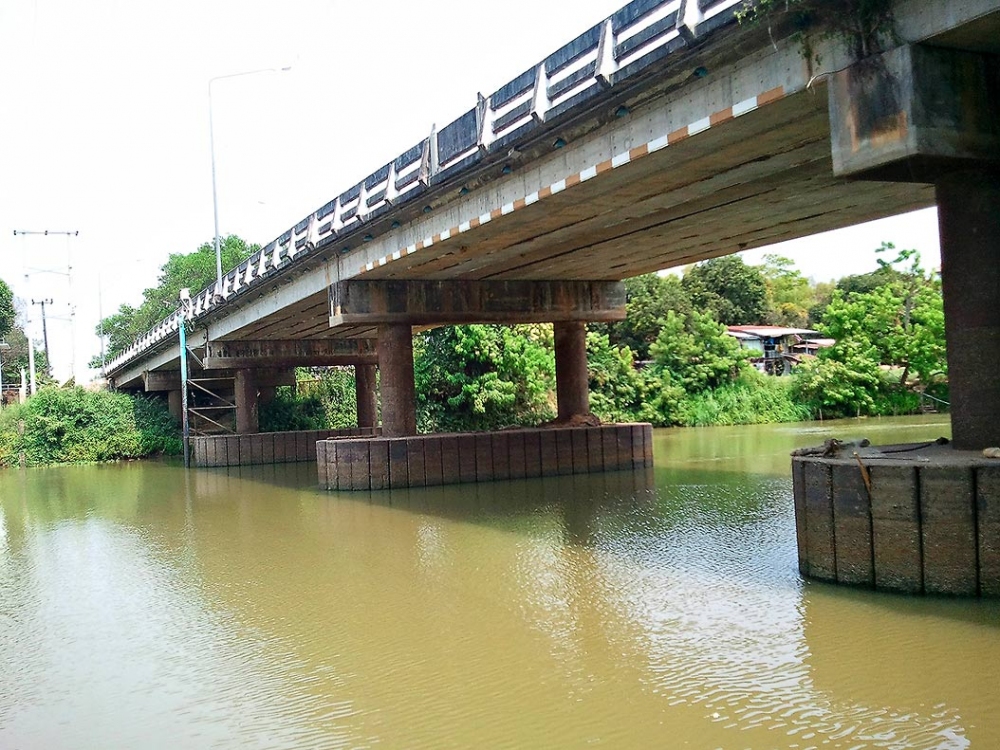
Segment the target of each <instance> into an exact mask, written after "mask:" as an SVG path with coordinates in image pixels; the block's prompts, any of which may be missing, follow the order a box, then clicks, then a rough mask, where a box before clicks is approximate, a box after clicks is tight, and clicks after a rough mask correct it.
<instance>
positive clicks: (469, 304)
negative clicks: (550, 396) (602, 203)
mask: <svg viewBox="0 0 1000 750" xmlns="http://www.w3.org/2000/svg"><path fill="white" fill-rule="evenodd" d="M330 306H331V310H330V325H331V326H340V325H356V324H372V323H374V324H379V325H382V324H400V323H403V324H406V325H411V326H413V325H437V324H452V325H455V324H461V323H548V322H568V321H604V322H608V321H615V320H623V319H624V318H625V285H624V284H622V283H621V282H619V281H469V280H458V279H456V280H450V281H429V280H424V279H414V280H407V281H403V280H398V281H397V280H370V281H369V280H351V281H342V282H340V283H339V284H337V285H335V286H333V287H332V288H331V294H330Z"/></svg>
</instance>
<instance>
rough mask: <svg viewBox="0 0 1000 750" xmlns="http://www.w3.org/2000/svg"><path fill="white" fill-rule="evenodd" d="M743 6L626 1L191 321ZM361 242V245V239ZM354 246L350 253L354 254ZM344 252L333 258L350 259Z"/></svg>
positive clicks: (175, 320) (264, 260) (252, 265)
mask: <svg viewBox="0 0 1000 750" xmlns="http://www.w3.org/2000/svg"><path fill="white" fill-rule="evenodd" d="M742 5H743V0H633V2H631V3H629V4H628V5H626V6H625V7H623V8H621V9H620V10H618V11H616V12H615V13H614V14H612V15H611V16H610V17H609V18H607V19H605V20H604V21H602V22H600V23H598V24H596V25H595V26H592V27H591V28H590V29H588V30H587V31H585V32H584V33H583V34H581V35H580V36H578V37H577V38H576V39H574V40H573V41H571V42H570V43H569V44H566V45H564V46H563V47H561V48H560V49H558V50H556V51H555V52H553V53H552V54H551V55H549V56H548V57H547V58H545V59H544V60H543V61H542V62H540V63H539V64H537V65H535V66H533V67H532V68H529V69H528V70H526V71H524V72H523V73H521V74H520V75H519V76H517V77H516V78H514V79H513V80H511V81H509V82H508V83H506V84H504V85H503V86H501V87H500V88H499V89H497V90H496V91H494V92H493V93H492V94H491V95H490V96H488V97H484V96H482V95H479V99H478V102H477V104H476V106H475V107H473V108H472V109H470V110H469V111H468V112H466V113H465V114H463V115H462V116H460V117H459V118H458V119H456V120H455V121H454V122H451V123H450V124H448V125H446V126H444V127H443V128H441V130H432V131H431V133H430V135H429V136H428V137H427V138H425V139H424V140H423V141H421V142H420V143H418V144H416V145H415V146H413V147H412V148H410V149H408V150H407V151H405V152H403V153H402V154H400V155H399V156H397V157H396V158H395V159H393V160H392V161H390V162H389V163H388V164H386V165H384V166H383V167H381V168H379V169H377V170H376V171H375V172H373V173H372V174H370V175H368V176H367V177H365V178H364V179H363V180H361V181H360V182H359V183H357V184H356V185H354V186H353V187H351V188H349V189H348V190H345V191H344V192H343V193H341V194H340V195H338V196H337V197H336V198H334V199H333V200H331V201H329V202H327V203H326V204H324V205H323V206H321V207H320V208H319V209H317V210H316V211H314V212H313V213H311V214H309V215H308V216H306V217H305V218H304V219H302V220H301V221H299V222H298V223H296V224H295V225H294V226H293V227H291V228H290V229H288V230H287V231H285V232H284V233H282V234H281V236H279V237H278V238H276V239H275V240H273V241H272V242H270V243H268V244H267V245H266V246H265V247H263V248H262V249H261V250H260V251H259V252H258V253H256V254H254V255H253V256H252V257H251V258H250V259H249V260H247V261H245V262H244V263H241V264H240V265H239V266H238V267H236V268H234V269H232V270H231V271H229V272H228V273H227V274H225V275H224V276H223V281H222V289H219V288H218V284H217V283H213V284H212V285H211V286H209V287H207V288H205V289H203V290H201V291H200V292H199V293H198V294H197V295H195V296H193V297H192V300H191V305H190V306H189V308H188V310H187V312H186V313H185V318H186V319H187V320H194V319H196V318H198V317H201V316H202V315H204V314H206V313H208V312H209V311H212V310H214V309H216V308H217V307H219V306H221V305H224V304H225V303H226V302H227V301H228V300H230V299H232V298H233V297H235V296H239V295H241V294H244V293H246V292H247V290H249V289H251V288H253V287H256V286H257V285H259V284H261V283H263V282H265V281H266V280H267V279H268V278H269V277H271V276H273V275H274V274H276V273H278V272H280V271H283V270H285V268H287V267H288V265H289V264H291V263H295V262H297V261H300V260H301V259H302V258H304V257H305V256H308V255H310V253H312V252H313V251H314V250H315V249H316V247H317V246H319V245H320V243H323V244H326V243H328V242H330V241H332V240H334V239H337V238H341V237H343V238H344V239H345V240H346V239H348V238H349V237H351V236H352V235H355V234H357V233H358V231H359V230H361V229H362V228H363V227H365V226H366V225H367V224H369V223H370V222H371V221H373V220H374V219H376V218H381V217H382V216H384V215H385V214H386V213H388V212H389V211H391V210H392V209H393V208H395V207H398V206H400V205H402V204H404V203H409V202H410V201H413V200H415V199H416V198H417V197H418V196H420V195H421V194H422V193H424V192H425V191H426V190H427V189H428V188H430V187H432V186H434V185H435V184H438V183H440V182H441V181H443V180H446V179H449V178H450V177H452V176H454V175H455V174H458V173H461V172H463V171H465V170H469V169H471V168H473V167H474V166H475V165H476V164H477V163H478V162H479V161H481V160H482V159H483V158H484V157H485V156H487V155H489V154H491V153H497V152H501V151H504V150H510V149H511V148H516V146H517V145H518V144H519V143H522V142H523V141H524V140H526V139H527V138H528V137H529V136H530V135H531V132H532V131H533V130H534V129H535V128H537V127H539V126H540V125H541V124H543V123H545V122H547V121H551V120H553V119H555V118H557V117H560V116H561V115H564V114H566V113H568V112H571V111H582V110H583V109H585V106H586V104H587V102H588V101H589V100H591V99H592V98H593V97H595V96H597V95H599V94H601V93H602V92H605V91H607V90H608V89H612V88H614V87H615V86H616V85H618V84H619V83H621V82H622V81H624V80H626V79H628V78H630V77H632V76H635V75H636V74H638V73H639V72H641V71H642V70H644V69H645V68H647V67H649V66H650V65H652V64H654V63H657V62H660V61H661V60H663V59H665V58H668V57H669V56H670V55H671V54H672V53H674V52H676V51H678V50H681V49H683V48H685V47H688V46H690V45H692V44H693V43H694V42H696V41H701V40H703V39H704V38H705V37H706V36H707V35H709V34H710V33H711V32H713V31H715V30H717V29H719V28H720V27H722V26H726V25H728V24H730V23H732V22H734V21H735V11H736V9H737V8H739V7H740V6H742ZM369 239H370V238H369ZM358 246H360V245H358ZM353 249H354V247H352V246H351V245H350V244H345V245H344V246H343V247H342V248H341V249H340V250H339V252H341V253H348V252H350V251H351V250H353ZM179 322H180V314H179V313H178V312H175V313H172V314H171V315H169V316H168V317H167V318H166V319H164V320H163V321H161V322H160V323H158V324H157V325H155V326H154V327H153V328H152V329H150V330H149V331H148V332H147V333H145V334H144V335H143V336H141V337H139V339H137V340H136V342H135V343H134V344H133V345H132V346H131V347H129V348H128V349H127V350H125V352H123V353H122V354H121V355H119V356H118V357H116V358H115V359H113V360H112V361H111V362H110V363H108V365H107V368H106V371H107V372H109V373H113V372H114V371H115V370H117V369H119V368H121V367H122V366H123V365H125V364H126V363H128V362H129V361H130V360H132V359H134V358H135V357H137V356H138V355H140V354H141V353H143V352H144V351H147V350H149V349H152V348H155V347H156V346H157V345H158V344H161V343H163V342H166V341H167V340H170V339H172V338H173V336H174V335H175V334H176V333H177V329H178V326H179Z"/></svg>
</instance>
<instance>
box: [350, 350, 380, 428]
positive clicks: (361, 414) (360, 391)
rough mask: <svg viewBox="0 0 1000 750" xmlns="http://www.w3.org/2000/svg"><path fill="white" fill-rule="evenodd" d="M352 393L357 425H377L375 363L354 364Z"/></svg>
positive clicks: (368, 426)
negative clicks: (356, 412)
mask: <svg viewBox="0 0 1000 750" xmlns="http://www.w3.org/2000/svg"><path fill="white" fill-rule="evenodd" d="M354 393H355V396H356V399H357V404H358V427H362V428H366V429H370V430H374V429H375V428H376V427H377V426H378V392H377V390H376V370H375V365H355V366H354Z"/></svg>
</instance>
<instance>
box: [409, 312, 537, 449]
mask: <svg viewBox="0 0 1000 750" xmlns="http://www.w3.org/2000/svg"><path fill="white" fill-rule="evenodd" d="M414 378H415V381H416V389H417V424H418V427H419V428H420V430H421V431H422V432H440V431H462V430H495V429H499V428H501V427H506V426H509V425H520V424H538V423H540V422H542V421H544V420H546V419H550V418H552V416H553V409H552V404H551V393H552V390H553V386H554V383H555V363H554V360H553V356H552V329H551V328H550V327H548V326H525V325H520V326H502V325H460V326H446V327H441V328H435V329H433V330H430V331H426V332H424V333H423V334H421V335H420V336H419V337H418V338H417V340H416V341H415V346H414Z"/></svg>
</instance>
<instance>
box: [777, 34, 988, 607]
mask: <svg viewBox="0 0 1000 750" xmlns="http://www.w3.org/2000/svg"><path fill="white" fill-rule="evenodd" d="M996 67H997V62H996V59H995V58H994V57H992V56H991V55H988V54H981V53H977V52H969V51H963V50H956V49H946V48H937V47H920V46H916V45H915V46H904V47H900V48H897V49H895V50H892V51H891V52H887V53H885V54H883V55H881V56H879V57H878V58H876V59H875V60H867V61H863V62H861V63H858V64H856V65H855V66H852V67H851V68H848V69H847V70H845V71H842V72H841V73H838V74H836V75H835V76H834V79H833V80H832V81H831V85H830V121H831V126H832V138H833V163H834V171H835V173H836V174H838V175H841V176H844V177H849V178H852V179H859V180H878V181H895V182H921V183H930V184H933V185H934V186H935V191H936V198H937V205H938V219H939V225H940V238H941V281H942V288H943V295H944V317H945V333H946V339H947V354H948V379H949V392H950V399H951V425H952V441H951V443H950V444H947V445H938V444H923V445H912V446H905V447H901V446H884V447H882V448H871V447H863V446H858V447H853V448H851V449H850V450H846V451H829V450H827V451H822V452H819V453H821V455H810V456H795V457H794V458H793V460H792V476H793V484H794V488H795V490H794V494H795V519H796V530H797V535H798V547H799V568H800V570H801V571H802V573H803V575H807V576H810V577H812V578H818V579H821V580H829V581H836V582H837V583H844V584H851V585H861V586H869V587H874V588H877V589H885V590H890V591H901V592H906V593H926V594H949V595H967V596H976V595H979V596H1000V543H998V540H1000V521H998V519H1000V461H998V460H996V459H990V458H986V457H985V456H984V454H983V449H984V448H987V447H990V446H997V445H1000V371H998V369H997V362H1000V130H998V129H997V127H996V123H997V122H1000V77H998V76H997V75H996Z"/></svg>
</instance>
